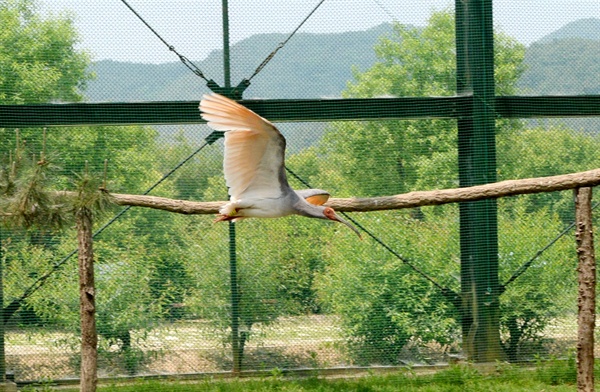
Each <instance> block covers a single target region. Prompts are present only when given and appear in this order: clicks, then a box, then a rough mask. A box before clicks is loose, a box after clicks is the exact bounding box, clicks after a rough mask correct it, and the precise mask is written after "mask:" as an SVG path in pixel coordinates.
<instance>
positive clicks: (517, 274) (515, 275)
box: [502, 202, 600, 288]
mask: <svg viewBox="0 0 600 392" xmlns="http://www.w3.org/2000/svg"><path fill="white" fill-rule="evenodd" d="M599 205H600V202H598V203H596V204H594V205H593V206H592V210H594V209H595V208H596V207H598V206H599ZM573 227H575V222H571V224H570V225H568V226H567V227H565V229H564V230H563V231H561V232H560V234H558V235H557V236H556V237H555V238H554V239H552V240H551V241H550V242H549V243H548V244H547V245H546V246H544V247H543V248H542V249H540V250H538V251H537V252H536V253H535V254H534V255H533V257H531V258H530V259H529V260H527V262H526V263H524V264H523V265H522V266H520V267H519V268H518V269H517V270H516V271H515V273H513V274H512V276H511V277H510V278H509V279H508V280H507V281H506V283H504V285H502V287H503V288H506V286H508V285H509V284H511V283H512V282H514V281H515V280H517V279H518V278H519V277H520V276H521V275H523V274H524V273H525V271H527V270H528V269H529V267H531V265H532V264H533V262H534V261H535V260H536V259H537V258H538V257H540V256H541V255H542V253H544V252H545V251H547V250H548V249H550V248H551V247H552V246H553V245H554V244H555V243H556V242H558V240H559V239H561V238H562V237H564V236H565V235H566V234H567V233H568V232H569V231H571V229H573Z"/></svg>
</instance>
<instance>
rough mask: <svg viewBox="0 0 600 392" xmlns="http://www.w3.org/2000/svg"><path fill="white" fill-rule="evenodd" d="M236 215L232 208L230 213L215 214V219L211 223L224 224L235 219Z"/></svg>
mask: <svg viewBox="0 0 600 392" xmlns="http://www.w3.org/2000/svg"><path fill="white" fill-rule="evenodd" d="M236 214H237V210H236V209H235V208H233V209H232V210H231V211H229V212H227V213H226V214H217V217H216V218H215V220H214V221H213V223H217V222H226V221H230V220H233V219H235V218H236V216H235V215H236Z"/></svg>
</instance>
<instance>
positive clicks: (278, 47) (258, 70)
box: [246, 0, 325, 82]
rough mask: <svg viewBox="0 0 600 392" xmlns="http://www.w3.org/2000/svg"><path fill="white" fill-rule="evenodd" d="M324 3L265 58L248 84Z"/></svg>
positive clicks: (322, 0) (320, 2)
mask: <svg viewBox="0 0 600 392" xmlns="http://www.w3.org/2000/svg"><path fill="white" fill-rule="evenodd" d="M324 2H325V0H321V1H319V3H318V4H317V5H316V6H315V7H314V8H313V9H312V11H310V12H309V14H308V15H307V16H306V17H305V18H304V20H302V22H300V24H299V25H298V27H296V29H294V31H292V33H291V34H290V35H289V36H288V37H287V38H286V39H285V40H284V41H282V42H280V43H279V44H278V45H277V47H275V49H274V50H273V51H272V52H271V53H269V55H268V56H267V58H265V59H264V60H263V62H262V63H260V65H259V66H258V67H256V70H255V71H254V73H253V74H252V75H251V76H250V77H249V78H248V79H246V80H247V81H248V82H249V81H250V80H252V78H253V77H255V76H256V75H257V74H258V73H259V72H260V71H262V69H263V68H264V67H265V66H266V65H267V63H268V62H269V61H271V59H272V58H273V57H275V55H276V54H277V52H278V51H279V49H281V48H283V47H284V46H285V45H286V44H287V43H288V41H289V40H290V39H291V38H292V37H293V36H294V35H295V34H296V32H298V30H300V27H302V25H304V23H306V21H307V20H308V19H309V18H310V17H311V16H312V15H313V14H314V13H315V11H317V9H318V8H319V7H320V6H321V4H323V3H324Z"/></svg>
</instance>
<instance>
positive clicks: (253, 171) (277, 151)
mask: <svg viewBox="0 0 600 392" xmlns="http://www.w3.org/2000/svg"><path fill="white" fill-rule="evenodd" d="M200 111H201V112H202V117H203V118H204V119H205V120H206V121H207V122H208V126H210V127H211V128H212V129H214V130H217V131H225V154H224V162H223V171H224V174H225V181H226V183H227V186H228V187H229V195H230V196H231V199H232V200H238V199H241V198H242V197H248V196H253V197H254V196H258V197H262V198H268V197H278V196H280V194H281V189H282V187H281V175H280V171H281V170H282V169H283V164H284V162H283V160H284V151H285V139H284V138H283V136H282V135H281V133H279V131H278V130H277V128H276V127H275V126H274V125H273V124H272V123H271V122H269V121H268V120H266V119H264V118H262V117H261V116H259V115H258V114H256V113H254V112H253V111H251V110H250V109H248V108H246V107H244V106H242V105H240V104H238V103H237V102H235V101H232V100H230V99H229V98H226V97H224V96H222V95H219V94H210V95H204V96H203V98H202V101H201V102H200ZM283 178H284V180H285V177H283Z"/></svg>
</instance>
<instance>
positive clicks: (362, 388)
mask: <svg viewBox="0 0 600 392" xmlns="http://www.w3.org/2000/svg"><path fill="white" fill-rule="evenodd" d="M542 366H546V365H545V364H544V365H542ZM564 366H567V365H565V364H564V363H562V364H561V363H559V362H553V363H551V364H550V365H548V367H544V372H545V371H546V370H548V371H550V369H554V370H560V371H564ZM559 368H560V369H559ZM538 369H539V365H538V367H537V368H536V369H535V370H531V369H522V368H519V367H516V366H510V365H499V366H497V367H496V369H495V371H493V372H491V374H483V373H482V372H480V371H479V370H477V368H475V367H473V366H468V365H457V366H452V367H450V368H448V369H446V370H442V371H439V372H436V373H434V374H429V375H416V374H415V373H414V372H411V371H408V370H407V371H404V372H398V373H395V374H388V375H374V374H371V375H367V376H363V377H357V378H345V379H335V378H334V379H329V378H309V379H288V378H284V377H282V376H281V373H277V372H273V373H272V376H270V377H266V378H262V379H233V380H202V381H197V382H190V381H186V382H182V381H181V382H178V381H140V382H135V383H131V384H127V385H111V386H106V385H105V386H101V387H99V388H98V391H100V392H161V391H165V392H166V391H169V392H245V391H248V392H250V391H252V392H272V391H278V392H309V391H310V392H370V391H373V392H392V391H394V392H395V391H406V392H442V391H443V392H476V391H477V392H486V391H489V392H529V391H547V392H548V391H555V392H567V391H569V392H572V391H576V389H577V387H576V385H575V384H573V383H571V382H570V380H569V381H568V380H566V379H563V378H558V379H552V378H551V379H548V378H547V377H546V376H545V375H544V374H545V373H544V372H542V374H541V376H540V373H539V372H538V371H537V370H538ZM39 388H41V389H36V387H29V388H25V389H23V391H29V392H34V391H35V392H41V391H47V390H48V389H46V388H47V387H44V386H40V387H39ZM73 390H76V389H73Z"/></svg>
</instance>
